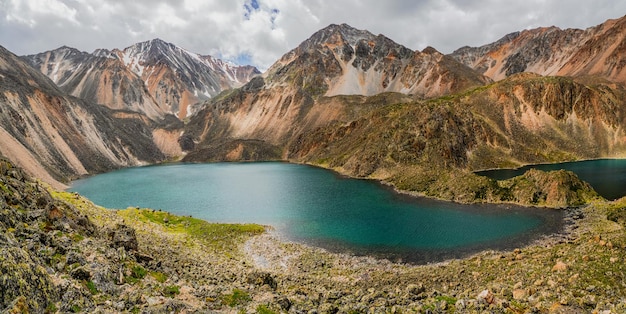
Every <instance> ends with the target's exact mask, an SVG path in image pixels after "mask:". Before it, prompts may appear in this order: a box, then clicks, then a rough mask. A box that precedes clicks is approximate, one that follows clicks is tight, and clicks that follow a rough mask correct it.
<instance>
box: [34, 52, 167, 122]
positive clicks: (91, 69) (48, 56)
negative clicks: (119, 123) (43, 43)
mask: <svg viewBox="0 0 626 314" xmlns="http://www.w3.org/2000/svg"><path fill="white" fill-rule="evenodd" d="M23 59H24V60H26V61H27V62H28V63H29V64H30V65H32V66H33V67H35V68H36V69H39V70H40V71H41V72H42V73H43V74H45V75H46V76H48V78H50V79H51V80H52V81H53V82H54V83H56V84H57V86H58V87H59V88H60V89H61V90H63V91H64V92H66V93H68V94H71V95H73V96H76V97H78V98H81V99H83V100H85V101H88V102H91V103H97V104H102V105H105V106H107V107H109V108H111V109H115V110H123V109H125V110H131V111H135V112H140V113H144V114H145V115H147V116H148V117H150V118H151V119H154V120H159V119H162V118H163V117H164V116H165V114H166V113H167V112H168V111H169V108H167V107H166V106H159V105H158V104H157V102H156V101H155V100H154V98H153V97H152V95H151V94H150V93H149V92H148V90H147V89H146V88H145V86H144V82H143V80H142V79H141V77H139V76H138V75H136V74H135V73H134V72H132V71H130V70H129V69H128V68H127V67H126V66H125V65H124V63H123V62H121V61H120V60H116V59H111V58H106V57H99V56H94V55H92V54H89V53H86V52H80V51H78V50H76V49H73V48H69V47H61V48H59V49H56V50H52V51H47V52H44V53H40V54H37V55H30V56H25V57H23Z"/></svg>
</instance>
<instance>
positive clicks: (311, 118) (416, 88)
mask: <svg viewBox="0 0 626 314" xmlns="http://www.w3.org/2000/svg"><path fill="white" fill-rule="evenodd" d="M487 82H489V80H488V79H487V78H485V77H484V76H482V75H480V74H477V73H476V72H475V71H473V70H472V69H470V68H469V67H467V66H465V65H463V64H461V63H459V62H457V61H455V60H454V59H452V58H450V57H447V56H444V55H443V54H441V53H439V52H437V51H436V50H434V49H426V50H425V51H422V52H419V51H412V50H410V49H408V48H406V47H404V46H402V45H399V44H397V43H395V42H393V41H391V40H390V39H388V38H386V37H384V36H382V35H378V36H375V35H373V34H371V33H369V32H367V31H363V30H357V29H354V28H352V27H350V26H348V25H345V24H343V25H330V26H328V27H326V28H324V29H322V30H320V31H318V32H317V33H315V34H313V35H312V36H311V37H310V38H309V39H307V40H306V41H304V42H303V43H301V44H300V45H299V46H298V47H297V48H295V49H293V50H292V51H290V52H288V53H287V54H285V55H284V56H283V57H282V58H281V59H280V60H278V61H277V62H276V63H275V64H274V65H272V66H271V67H270V68H269V69H268V71H266V72H265V73H264V74H263V75H262V76H260V77H256V78H254V79H252V80H251V81H250V82H249V83H247V84H246V85H244V86H243V87H241V88H239V89H236V90H233V91H230V92H228V93H224V94H222V95H220V96H219V97H216V98H214V99H212V100H210V101H208V102H207V103H206V104H205V105H204V109H203V110H202V111H200V112H198V113H197V114H196V115H194V116H193V117H192V118H191V121H190V122H189V123H188V125H187V127H186V132H185V135H184V137H185V138H186V140H187V141H188V142H195V143H197V144H199V145H198V147H199V148H198V149H199V150H196V151H195V152H193V154H191V155H190V156H188V157H187V158H188V159H193V160H205V159H207V158H208V157H207V156H208V155H210V156H212V157H211V158H210V159H213V158H215V151H216V148H217V147H216V145H221V144H220V143H223V142H224V141H230V140H238V141H239V140H253V141H247V142H241V141H240V142H239V144H240V145H235V147H237V149H235V150H234V151H232V154H228V155H229V156H231V157H233V156H235V158H234V159H237V158H236V157H237V156H243V155H245V154H243V155H242V153H243V152H244V151H246V147H247V148H249V149H251V150H252V151H257V152H259V153H260V154H261V155H266V153H268V152H270V151H275V149H274V148H273V147H275V146H283V145H284V144H286V143H287V142H289V141H290V140H292V139H293V138H294V137H295V136H297V135H298V134H300V133H303V132H307V131H308V130H313V129H315V128H318V127H321V126H326V125H328V124H332V123H344V122H347V121H350V119H352V118H353V117H354V116H356V115H360V114H361V113H362V112H363V111H366V110H368V109H367V108H372V107H376V106H379V105H383V104H385V103H386V102H399V101H407V100H409V99H413V98H415V97H418V98H421V97H431V96H439V95H445V94H449V93H453V92H458V91H461V90H465V89H467V88H470V87H476V86H481V85H483V84H485V83H487ZM368 95H381V96H380V97H378V98H376V99H377V102H376V101H372V100H371V99H370V100H367V99H366V98H365V97H364V96H368ZM372 99H374V98H372ZM356 104H358V105H356ZM257 141H262V142H264V143H266V144H269V145H270V147H265V146H263V147H260V146H259V142H257ZM250 145H252V146H254V147H252V146H250ZM227 146H228V145H227ZM227 146H223V145H222V146H220V149H222V148H224V147H227ZM202 152H205V153H202ZM203 156H204V157H203ZM229 158H230V157H229Z"/></svg>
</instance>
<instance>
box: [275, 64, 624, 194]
mask: <svg viewBox="0 0 626 314" xmlns="http://www.w3.org/2000/svg"><path fill="white" fill-rule="evenodd" d="M624 99H626V92H625V91H624V90H622V89H613V88H611V87H610V86H609V85H594V86H591V85H583V84H581V83H577V82H575V81H573V80H572V79H570V78H565V77H541V76H539V75H535V74H529V73H524V74H518V75H514V76H512V77H510V78H507V79H505V80H502V81H499V82H497V83H495V84H490V85H488V86H483V87H479V88H476V89H474V90H471V91H468V92H465V93H461V94H457V95H452V96H445V97H441V98H433V99H429V100H420V101H414V102H407V103H399V104H393V105H387V106H381V107H379V108H376V109H374V110H371V111H369V112H367V113H366V114H364V115H362V116H361V117H358V118H356V119H354V120H353V121H350V122H349V123H343V124H334V125H329V126H326V127H320V128H318V129H316V130H313V131H311V132H306V133H301V134H300V135H299V136H297V138H296V139H295V140H293V141H291V142H290V144H289V145H288V147H287V148H286V150H287V152H286V153H285V155H286V156H287V157H286V158H287V159H289V160H293V161H297V162H304V163H312V164H316V165H320V166H323V167H328V168H332V169H335V170H337V171H339V172H341V173H344V174H347V175H351V176H356V177H369V178H376V179H381V180H385V181H387V182H390V183H392V184H393V185H395V186H396V187H398V188H399V189H401V190H408V191H416V192H420V193H423V194H426V195H430V196H434V197H438V198H444V199H451V200H456V201H460V202H473V201H476V200H477V199H478V200H480V201H490V202H503V201H505V202H507V201H514V202H518V203H524V204H533V201H532V197H522V198H519V195H515V193H513V192H511V190H510V188H511V187H507V186H500V185H498V184H496V183H495V182H494V181H489V180H487V179H485V178H481V177H478V176H476V175H474V174H473V173H472V171H474V170H482V169H491V168H513V167H518V166H520V165H522V164H534V163H549V162H563V161H571V160H581V159H595V158H606V157H619V156H624V155H626V132H625V131H624V130H626V103H625V102H624ZM564 180H566V181H567V180H569V179H564ZM563 184H565V183H563ZM554 186H559V184H556V183H555V185H554ZM545 193H548V192H540V191H538V192H537V196H538V197H539V196H541V195H543V196H545V195H546V194H545ZM567 204H568V202H564V203H561V205H559V206H564V205H567ZM570 205H571V204H570Z"/></svg>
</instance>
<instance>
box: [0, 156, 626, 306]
mask: <svg viewBox="0 0 626 314" xmlns="http://www.w3.org/2000/svg"><path fill="white" fill-rule="evenodd" d="M0 194H1V195H2V197H0V247H2V250H1V253H0V311H1V312H3V313H4V312H6V313H67V312H89V313H112V312H131V313H207V312H209V313H211V312H227V313H282V312H289V313H387V312H391V313H414V312H417V313H428V312H431V313H482V312H485V313H591V312H595V313H624V312H626V274H625V271H626V266H625V260H626V233H625V231H624V225H625V223H626V198H624V199H621V200H618V201H615V202H603V201H597V202H595V203H592V204H591V205H588V206H586V207H584V208H582V209H577V210H576V211H575V212H574V214H573V215H570V216H573V217H574V218H575V219H574V220H573V222H572V224H570V226H569V228H568V230H567V231H566V233H565V234H564V235H558V236H554V237H551V238H547V239H543V240H542V241H541V242H539V243H536V244H534V245H532V246H528V247H522V248H519V249H516V250H514V251H511V252H494V251H488V252H482V253H479V254H476V255H474V256H471V257H469V258H466V259H462V260H451V261H446V262H442V263H438V264H432V265H421V266H416V265H404V264H397V263H392V262H389V261H385V260H377V259H374V258H368V257H353V256H347V255H341V254H331V253H328V252H326V251H323V250H320V249H315V248H310V247H306V246H303V245H300V244H295V243H285V242H282V241H280V240H279V239H277V238H276V237H275V236H274V235H272V233H271V231H266V230H265V228H264V227H262V226H258V225H224V224H210V223H207V222H204V221H201V220H198V219H194V218H191V217H179V216H173V215H170V214H168V213H165V212H160V211H154V210H149V209H136V208H129V209H126V210H121V211H111V210H107V209H104V208H101V207H98V206H95V205H94V204H93V203H91V202H90V201H89V200H87V199H85V198H82V197H81V196H79V195H76V194H72V193H65V192H58V191H52V190H49V189H47V188H46V187H44V186H42V185H41V184H39V183H37V182H35V181H33V180H31V179H29V178H27V177H26V176H25V174H24V172H23V171H22V170H21V169H19V168H16V167H14V166H13V165H12V164H10V163H9V162H7V161H5V160H0Z"/></svg>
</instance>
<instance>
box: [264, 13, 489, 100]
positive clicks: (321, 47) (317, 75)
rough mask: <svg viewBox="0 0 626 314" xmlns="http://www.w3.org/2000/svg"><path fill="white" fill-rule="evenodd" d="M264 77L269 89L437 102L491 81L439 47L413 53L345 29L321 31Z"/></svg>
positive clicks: (383, 39) (380, 38)
mask: <svg viewBox="0 0 626 314" xmlns="http://www.w3.org/2000/svg"><path fill="white" fill-rule="evenodd" d="M265 77H266V78H267V79H268V82H269V83H270V86H271V84H284V83H285V81H286V80H287V81H290V82H291V83H293V84H296V85H300V86H301V87H302V88H303V89H312V92H314V93H319V94H323V95H324V96H335V95H364V96H371V95H376V94H380V93H384V92H398V93H403V94H414V95H418V96H420V97H435V96H441V95H444V94H449V93H454V92H457V91H461V90H463V89H466V88H468V87H471V86H477V85H482V84H484V83H486V82H488V80H486V79H485V78H484V77H482V76H481V75H478V74H476V73H475V72H474V71H472V70H471V69H469V68H467V67H465V66H463V65H462V64H459V63H458V62H456V61H455V60H454V59H452V58H450V57H448V56H445V55H443V54H441V53H440V52H438V51H437V50H435V49H434V48H431V47H429V48H426V49H424V51H421V52H420V51H413V50H411V49H409V48H406V47H404V46H402V45H400V44H397V43H395V42H393V41H392V40H391V39H389V38H387V37H385V36H383V35H377V36H376V35H373V34H372V33H370V32H368V31H364V30H358V29H355V28H352V27H350V26H349V25H346V24H342V25H330V26H328V27H326V28H324V29H322V30H320V31H318V32H316V33H315V34H313V36H311V37H310V38H309V39H307V40H306V41H304V42H303V43H301V44H300V45H299V46H298V47H297V48H296V49H294V50H292V51H290V52H288V53H287V54H285V55H284V56H283V57H282V58H281V59H280V60H278V62H276V63H275V64H274V65H273V66H272V67H270V69H269V70H268V71H267V73H266V74H265Z"/></svg>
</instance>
